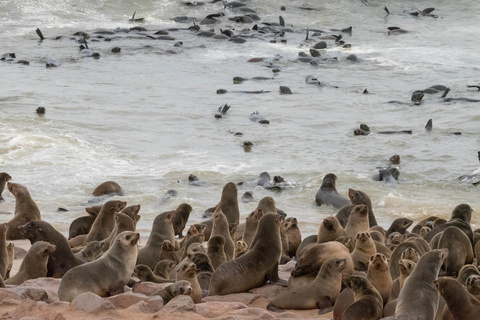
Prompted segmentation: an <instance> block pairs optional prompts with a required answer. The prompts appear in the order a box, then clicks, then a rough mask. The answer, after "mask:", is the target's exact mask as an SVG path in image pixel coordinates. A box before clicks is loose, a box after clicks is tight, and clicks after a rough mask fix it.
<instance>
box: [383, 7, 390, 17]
mask: <svg viewBox="0 0 480 320" xmlns="http://www.w3.org/2000/svg"><path fill="white" fill-rule="evenodd" d="M383 10H385V12H386V13H387V15H388V14H390V10H388V8H387V6H385V7H383Z"/></svg>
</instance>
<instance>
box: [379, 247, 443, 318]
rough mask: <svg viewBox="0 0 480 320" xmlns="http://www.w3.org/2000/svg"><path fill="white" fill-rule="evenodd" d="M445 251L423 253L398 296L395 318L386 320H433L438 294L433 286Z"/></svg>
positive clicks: (437, 250)
mask: <svg viewBox="0 0 480 320" xmlns="http://www.w3.org/2000/svg"><path fill="white" fill-rule="evenodd" d="M447 255H448V250H447V249H436V250H432V251H429V252H427V253H425V254H424V255H423V256H422V257H421V258H420V260H418V263H417V266H416V267H415V269H414V270H413V272H412V273H411V274H410V276H409V277H408V278H407V279H406V280H405V283H404V285H403V288H402V290H401V291H400V294H399V295H398V299H397V306H396V308H395V316H393V317H388V318H385V319H388V320H400V319H402V320H403V319H405V320H406V319H419V320H431V319H435V314H436V312H437V309H438V292H437V290H436V289H435V288H434V286H433V282H434V281H435V280H437V277H438V272H439V271H440V268H441V267H442V264H443V260H444V259H445V258H446V257H447Z"/></svg>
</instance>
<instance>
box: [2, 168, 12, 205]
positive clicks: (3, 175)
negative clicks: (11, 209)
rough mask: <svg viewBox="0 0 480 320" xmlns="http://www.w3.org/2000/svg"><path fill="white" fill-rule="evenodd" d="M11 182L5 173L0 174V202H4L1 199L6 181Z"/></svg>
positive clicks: (10, 178)
mask: <svg viewBox="0 0 480 320" xmlns="http://www.w3.org/2000/svg"><path fill="white" fill-rule="evenodd" d="M10 180H12V177H10V175H9V174H8V173H6V172H0V202H2V201H5V200H4V199H3V197H2V193H3V190H4V189H5V185H6V184H7V182H8V181H10Z"/></svg>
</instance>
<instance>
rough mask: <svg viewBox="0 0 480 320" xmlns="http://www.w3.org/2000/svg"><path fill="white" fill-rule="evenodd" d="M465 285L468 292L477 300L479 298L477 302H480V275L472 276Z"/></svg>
mask: <svg viewBox="0 0 480 320" xmlns="http://www.w3.org/2000/svg"><path fill="white" fill-rule="evenodd" d="M465 283H466V287H467V291H468V292H469V293H470V294H471V295H473V296H474V297H475V298H477V300H480V275H478V274H472V275H470V276H469V277H468V278H467V281H466V282H465Z"/></svg>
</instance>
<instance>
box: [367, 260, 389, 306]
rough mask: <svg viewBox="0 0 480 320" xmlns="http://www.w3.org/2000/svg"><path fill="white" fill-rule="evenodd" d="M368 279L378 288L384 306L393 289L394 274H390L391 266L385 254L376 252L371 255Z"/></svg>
mask: <svg viewBox="0 0 480 320" xmlns="http://www.w3.org/2000/svg"><path fill="white" fill-rule="evenodd" d="M367 279H368V280H369V281H370V283H371V284H372V285H373V286H374V287H375V289H377V291H378V293H379V294H380V296H381V297H382V300H383V304H382V307H383V306H384V305H385V304H386V303H387V302H388V299H389V297H390V293H391V291H392V283H393V281H392V276H391V275H390V267H389V265H388V260H387V257H385V255H383V254H381V253H376V254H375V255H373V256H371V257H370V260H369V263H368V271H367Z"/></svg>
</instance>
